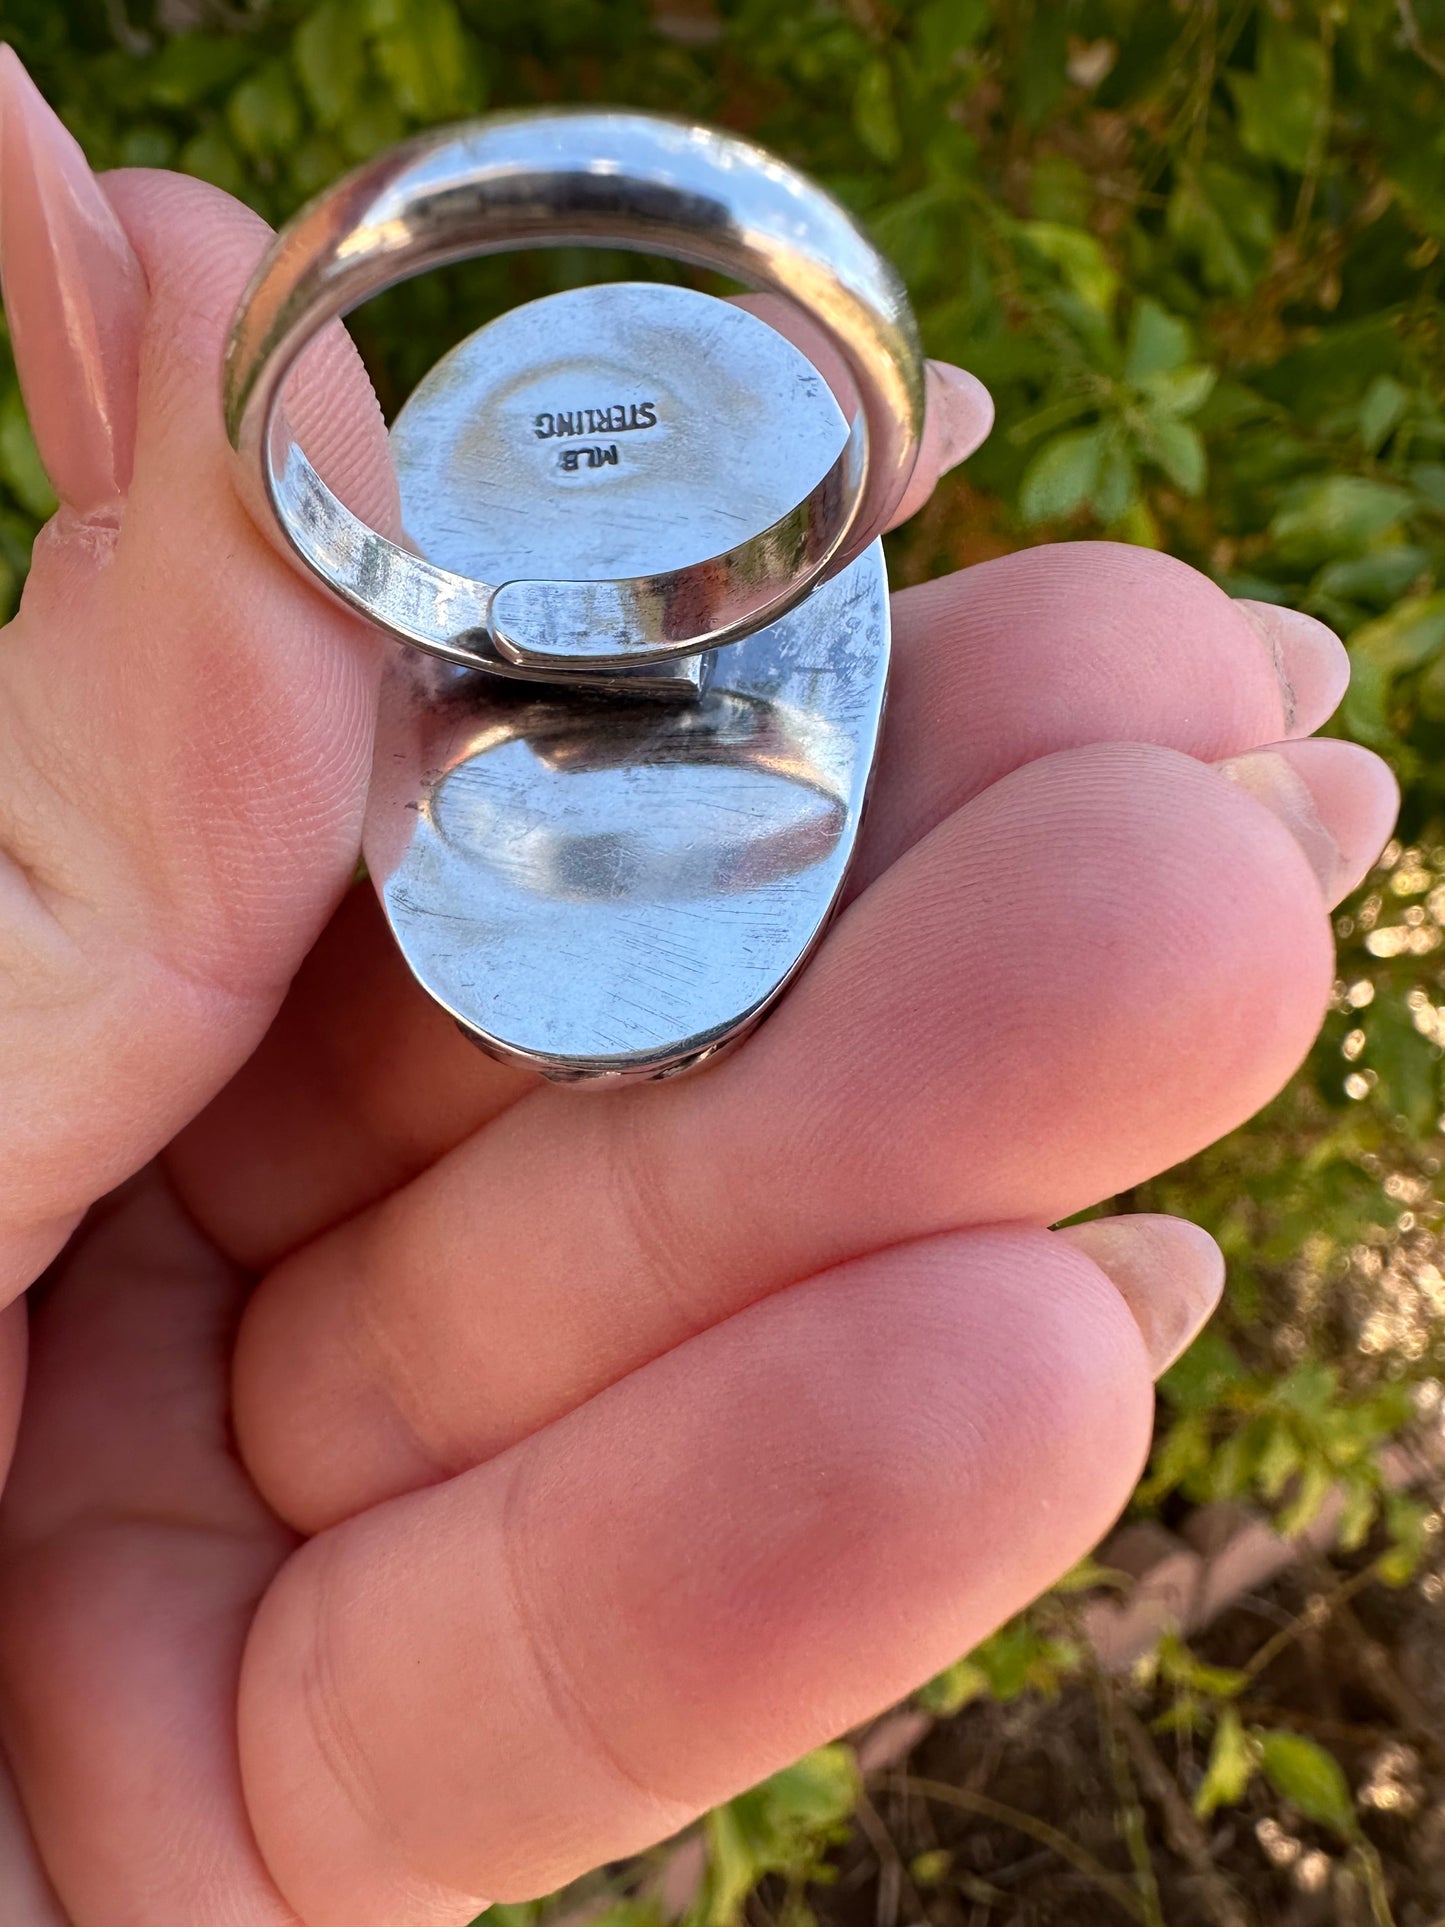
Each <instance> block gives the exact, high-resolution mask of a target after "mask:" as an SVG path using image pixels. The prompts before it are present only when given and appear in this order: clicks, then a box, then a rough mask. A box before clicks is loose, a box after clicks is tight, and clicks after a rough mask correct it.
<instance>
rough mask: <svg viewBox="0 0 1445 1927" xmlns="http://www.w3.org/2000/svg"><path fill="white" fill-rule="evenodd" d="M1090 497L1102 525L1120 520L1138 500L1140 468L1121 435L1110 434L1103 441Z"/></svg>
mask: <svg viewBox="0 0 1445 1927" xmlns="http://www.w3.org/2000/svg"><path fill="white" fill-rule="evenodd" d="M1093 500H1094V513H1095V514H1096V515H1097V516H1098V518H1099V520H1100V521H1101V522H1102V523H1103V524H1104V526H1105V528H1112V527H1113V526H1114V525H1115V524H1116V523H1119V522H1122V521H1123V519H1124V517H1125V516H1126V515H1128V513H1129V512H1130V510H1131V509H1132V508H1134V506H1135V505H1136V504H1137V502H1138V500H1139V471H1138V469H1137V468H1135V466H1134V461H1133V457H1132V456H1131V455H1130V453H1129V451H1128V449H1127V448H1126V447H1125V446H1124V438H1123V436H1122V435H1116V434H1111V435H1109V436H1108V438H1107V440H1106V442H1105V445H1104V454H1103V459H1102V461H1101V463H1100V465H1099V479H1098V481H1097V482H1096V483H1095V485H1094V496H1093Z"/></svg>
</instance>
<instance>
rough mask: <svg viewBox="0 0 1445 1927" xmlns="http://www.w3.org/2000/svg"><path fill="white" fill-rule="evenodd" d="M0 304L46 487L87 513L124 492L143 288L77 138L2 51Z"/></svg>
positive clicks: (126, 243) (131, 445) (133, 257)
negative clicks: (47, 478) (0, 299)
mask: <svg viewBox="0 0 1445 1927" xmlns="http://www.w3.org/2000/svg"><path fill="white" fill-rule="evenodd" d="M0 295H3V299H4V303H5V314H6V319H7V321H8V322H9V327H10V339H11V343H12V346H13V348H14V352H15V365H16V368H17V370H18V372H19V375H20V388H21V393H22V394H23V395H24V397H25V406H26V408H27V410H28V411H29V415H30V424H31V427H32V428H33V430H34V433H35V440H36V443H37V445H38V447H39V449H40V456H41V460H42V461H43V462H44V463H45V468H46V472H47V473H48V474H49V476H50V480H51V485H52V486H53V487H54V489H55V492H56V494H57V495H58V496H59V497H60V499H61V501H62V502H66V503H68V504H69V505H70V506H71V507H72V508H74V509H78V510H80V511H81V512H82V513H87V512H89V511H90V510H92V509H95V508H98V507H100V505H101V504H102V503H104V502H109V501H113V500H114V499H115V497H116V496H118V495H121V494H123V493H124V492H125V489H126V486H127V484H128V483H129V481H130V471H131V461H132V458H133V456H134V452H135V409H136V387H137V378H138V377H137V367H138V360H139V353H140V339H141V329H142V326H143V323H144V318H145V303H146V284H145V275H144V273H143V272H142V270H141V265H140V262H139V261H138V260H137V259H136V255H135V250H134V249H133V248H132V247H131V244H130V242H129V241H128V240H127V238H126V234H125V230H124V229H123V228H122V227H121V224H120V222H119V220H118V219H117V218H116V214H115V210H114V209H113V208H112V206H111V204H110V202H109V201H108V200H107V199H106V197H105V194H104V192H103V191H102V189H101V187H100V184H99V182H98V181H97V180H96V178H95V176H94V175H93V174H92V173H91V171H90V168H89V167H88V166H87V165H86V160H85V156H84V154H82V153H81V151H80V148H79V146H78V145H77V143H76V141H75V139H74V137H73V135H71V134H70V133H68V132H67V131H66V129H65V128H64V127H63V126H62V125H61V123H60V122H59V121H58V120H57V119H56V117H55V115H54V113H53V112H52V111H51V109H50V108H49V107H48V106H47V105H46V103H45V101H44V99H43V98H42V97H41V94H40V92H39V90H38V89H37V87H36V85H35V83H34V81H33V80H31V78H30V76H29V74H27V73H26V71H25V69H24V67H23V66H22V65H21V64H20V60H19V58H18V57H17V55H16V54H15V52H14V50H13V49H12V48H10V47H5V46H0Z"/></svg>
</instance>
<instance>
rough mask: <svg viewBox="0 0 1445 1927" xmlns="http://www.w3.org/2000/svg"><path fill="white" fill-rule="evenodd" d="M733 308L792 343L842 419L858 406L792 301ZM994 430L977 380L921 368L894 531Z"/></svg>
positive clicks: (824, 343)
mask: <svg viewBox="0 0 1445 1927" xmlns="http://www.w3.org/2000/svg"><path fill="white" fill-rule="evenodd" d="M735 300H736V303H737V306H738V307H740V308H746V309H748V311H749V312H750V313H751V314H755V315H757V316H758V318H759V319H760V320H762V321H766V322H767V324H768V326H769V327H770V328H774V329H776V330H777V332H778V333H779V334H780V335H783V336H785V337H786V338H787V339H788V340H789V341H791V342H792V344H793V346H794V347H795V348H800V349H801V350H802V352H803V353H804V354H805V355H806V356H807V357H808V359H809V361H811V362H812V364H813V366H814V367H815V368H816V369H817V370H818V372H819V374H821V375H822V377H823V379H824V380H825V381H826V382H827V384H828V386H829V387H830V388H831V389H832V390H833V393H834V394H835V395H836V396H837V397H838V400H839V403H840V404H841V406H842V408H843V412H844V414H845V415H851V414H852V411H853V409H854V408H855V407H856V406H857V403H856V399H855V391H854V387H853V382H852V378H851V376H850V375H849V373H848V370H847V365H846V363H845V362H844V360H843V357H842V356H841V355H840V354H839V353H838V351H837V349H836V348H835V347H834V346H833V345H832V343H831V342H830V341H829V339H828V337H827V335H826V334H824V332H823V330H822V329H821V328H820V327H819V326H818V325H817V323H816V322H813V321H810V320H809V319H808V317H807V316H806V315H805V314H804V313H803V312H802V310H801V309H799V308H795V307H794V306H793V304H792V302H791V301H784V300H783V299H782V297H781V296H780V295H776V294H742V295H737V296H736V297H735ZM992 427H993V397H992V396H991V395H990V394H989V392H988V390H987V389H986V388H985V387H984V385H983V383H982V382H981V381H980V380H979V379H978V377H977V376H976V375H971V374H969V373H968V371H967V369H965V368H956V367H955V366H954V364H953V363H952V362H951V361H928V362H925V363H924V396H923V436H922V439H921V440H920V442H919V445H918V460H917V462H916V463H915V464H914V469H913V474H912V476H911V478H910V480H909V483H908V487H907V489H906V490H905V491H904V494H903V498H902V500H901V501H900V502H899V504H898V507H897V508H896V509H895V510H894V512H893V515H892V517H891V519H890V521H889V523H888V526H889V528H891V529H896V528H897V527H898V525H899V523H900V522H906V521H907V520H908V518H909V517H910V516H911V515H916V514H917V513H918V511H919V509H921V508H922V507H923V504H924V503H925V502H926V501H927V500H928V498H929V496H930V495H932V493H933V491H934V489H935V488H937V486H938V482H939V478H940V476H943V475H946V474H947V473H948V471H949V469H951V468H957V466H958V464H959V463H960V462H962V461H966V460H967V459H968V457H969V456H970V455H972V454H973V452H974V450H975V449H977V448H979V447H981V446H982V445H983V443H984V442H986V441H987V440H988V434H989V430H990V429H991V428H992Z"/></svg>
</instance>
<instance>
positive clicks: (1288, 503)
mask: <svg viewBox="0 0 1445 1927" xmlns="http://www.w3.org/2000/svg"><path fill="white" fill-rule="evenodd" d="M1412 501H1413V498H1412V496H1411V494H1410V491H1409V490H1408V489H1404V488H1401V487H1400V486H1399V485H1398V483H1395V482H1377V481H1374V480H1373V479H1372V478H1371V477H1369V476H1367V475H1320V476H1313V477H1311V479H1310V480H1308V481H1305V482H1299V483H1296V484H1295V485H1294V486H1293V487H1292V488H1290V489H1288V490H1287V491H1286V492H1285V496H1284V499H1283V501H1282V502H1281V504H1280V506H1279V508H1278V509H1277V510H1276V512H1275V515H1274V517H1273V519H1272V520H1271V522H1270V525H1269V533H1270V536H1271V539H1272V540H1273V542H1274V547H1275V551H1276V553H1277V554H1278V555H1279V556H1280V558H1281V560H1283V561H1286V562H1293V563H1303V564H1306V565H1314V564H1317V563H1321V562H1328V561H1331V560H1332V559H1333V558H1334V557H1336V556H1341V555H1359V554H1362V553H1363V551H1364V550H1365V549H1366V548H1368V547H1369V546H1370V545H1371V544H1372V543H1375V542H1378V541H1379V540H1380V538H1381V537H1382V536H1384V535H1385V534H1386V533H1387V532H1388V531H1390V530H1391V529H1393V528H1394V527H1395V525H1396V524H1397V523H1398V522H1399V521H1400V520H1401V519H1402V517H1403V516H1405V515H1406V514H1407V513H1408V511H1409V509H1410V508H1411V506H1412Z"/></svg>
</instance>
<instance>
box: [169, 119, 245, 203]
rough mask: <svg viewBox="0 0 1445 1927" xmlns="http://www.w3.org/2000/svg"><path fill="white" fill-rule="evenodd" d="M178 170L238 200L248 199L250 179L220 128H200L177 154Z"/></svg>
mask: <svg viewBox="0 0 1445 1927" xmlns="http://www.w3.org/2000/svg"><path fill="white" fill-rule="evenodd" d="M180 167H181V170H182V172H183V173H186V174H194V175H195V176H196V178H197V179H198V180H202V181H209V182H210V183H211V184H212V186H214V187H220V188H224V189H225V191H226V193H228V194H234V195H235V196H236V197H237V198H238V199H239V200H244V199H245V198H246V196H247V191H248V189H249V187H250V178H249V176H248V175H247V173H246V169H245V166H244V165H243V163H242V161H241V157H240V155H239V154H238V153H237V152H236V150H235V148H234V147H233V146H232V144H231V142H230V141H228V140H227V139H226V136H225V133H224V132H223V131H222V129H221V127H220V126H219V124H217V125H214V126H210V127H203V128H202V129H201V131H200V133H199V134H197V135H196V136H195V138H194V139H193V140H190V141H187V143H186V145H185V146H184V147H183V148H182V149H181V152H180Z"/></svg>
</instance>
